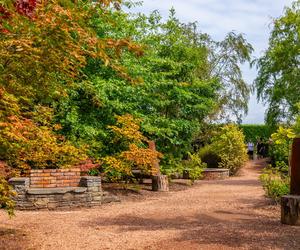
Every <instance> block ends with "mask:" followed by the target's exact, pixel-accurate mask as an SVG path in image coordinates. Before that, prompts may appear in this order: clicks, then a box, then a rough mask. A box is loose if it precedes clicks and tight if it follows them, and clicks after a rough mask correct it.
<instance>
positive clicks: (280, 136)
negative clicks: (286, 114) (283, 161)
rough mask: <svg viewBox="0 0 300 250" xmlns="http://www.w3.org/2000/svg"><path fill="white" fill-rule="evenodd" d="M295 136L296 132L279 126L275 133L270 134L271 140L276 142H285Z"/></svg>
mask: <svg viewBox="0 0 300 250" xmlns="http://www.w3.org/2000/svg"><path fill="white" fill-rule="evenodd" d="M295 137H296V133H295V132H294V130H293V129H291V128H284V127H282V126H280V127H279V128H278V130H277V132H276V133H273V134H272V135H271V138H272V140H273V141H274V142H275V143H276V144H285V143H287V142H288V141H289V140H291V139H294V138H295Z"/></svg>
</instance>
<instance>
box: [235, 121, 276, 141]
mask: <svg viewBox="0 0 300 250" xmlns="http://www.w3.org/2000/svg"><path fill="white" fill-rule="evenodd" d="M239 128H240V129H241V130H242V131H243V133H244V135H245V141H246V142H256V141H257V140H258V139H259V138H263V139H264V140H268V139H269V138H270V137H271V134H272V132H274V130H273V129H272V128H271V127H270V126H268V125H259V124H243V125H240V126H239Z"/></svg>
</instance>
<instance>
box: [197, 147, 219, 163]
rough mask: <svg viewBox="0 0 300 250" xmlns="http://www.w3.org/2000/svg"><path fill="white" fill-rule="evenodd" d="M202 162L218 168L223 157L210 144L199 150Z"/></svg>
mask: <svg viewBox="0 0 300 250" xmlns="http://www.w3.org/2000/svg"><path fill="white" fill-rule="evenodd" d="M198 155H199V157H200V158H201V160H202V162H204V163H206V164H207V167H208V168H218V167H219V163H220V162H221V158H220V157H219V156H218V155H217V154H216V153H215V152H214V151H213V149H212V147H211V146H210V145H207V146H205V147H203V148H201V149H200V150H199V152H198Z"/></svg>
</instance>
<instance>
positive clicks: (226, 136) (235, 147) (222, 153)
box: [209, 124, 248, 175]
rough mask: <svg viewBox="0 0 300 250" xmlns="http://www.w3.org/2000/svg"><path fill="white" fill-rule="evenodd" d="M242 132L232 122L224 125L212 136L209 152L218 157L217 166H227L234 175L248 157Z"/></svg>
mask: <svg viewBox="0 0 300 250" xmlns="http://www.w3.org/2000/svg"><path fill="white" fill-rule="evenodd" d="M244 140H245V136H244V134H243V132H242V131H241V130H240V129H239V128H238V127H237V126H236V125H233V124H229V125H225V126H223V127H221V128H220V131H219V132H217V134H216V135H215V136H214V137H213V138H212V144H210V146H209V147H210V150H211V151H210V152H213V153H214V154H216V155H217V156H218V157H219V158H220V162H219V164H218V167H220V168H228V169H229V170H230V174H231V175H235V174H236V173H237V172H238V170H239V169H240V168H241V167H243V166H244V164H245V163H246V161H247V159H248V157H247V150H246V148H245V141H244Z"/></svg>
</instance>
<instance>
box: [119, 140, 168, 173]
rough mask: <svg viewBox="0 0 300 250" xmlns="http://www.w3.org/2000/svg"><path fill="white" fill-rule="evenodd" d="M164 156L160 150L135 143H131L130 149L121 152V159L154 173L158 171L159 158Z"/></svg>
mask: <svg viewBox="0 0 300 250" xmlns="http://www.w3.org/2000/svg"><path fill="white" fill-rule="evenodd" d="M162 156H163V155H162V154H161V153H160V152H158V151H155V150H152V149H149V148H140V147H138V146H137V145H135V144H130V145H129V150H127V151H124V152H122V153H121V154H120V157H121V159H124V160H125V161H127V162H129V163H130V164H131V165H133V166H136V167H138V168H139V169H141V170H143V171H144V172H147V173H151V174H152V175H155V174H157V173H158V172H157V171H158V169H157V168H156V165H155V162H156V161H157V160H158V159H159V158H162Z"/></svg>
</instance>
